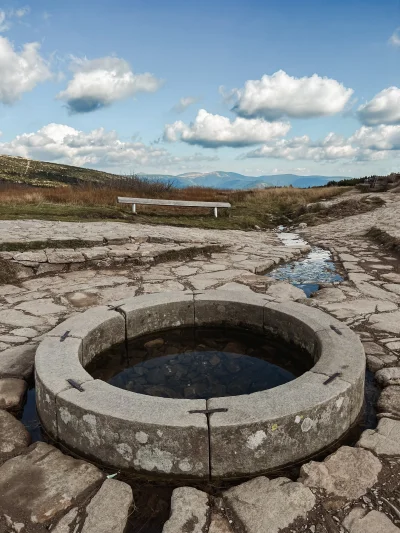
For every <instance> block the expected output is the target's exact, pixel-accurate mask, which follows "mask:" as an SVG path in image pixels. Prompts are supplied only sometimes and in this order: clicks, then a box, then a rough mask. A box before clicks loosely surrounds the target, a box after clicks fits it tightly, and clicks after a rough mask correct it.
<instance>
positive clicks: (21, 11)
mask: <svg viewBox="0 0 400 533" xmlns="http://www.w3.org/2000/svg"><path fill="white" fill-rule="evenodd" d="M30 11H31V10H30V7H29V6H25V7H21V8H19V9H16V10H15V11H13V15H14V16H16V17H17V18H22V17H25V16H26V15H28V14H29V13H30Z"/></svg>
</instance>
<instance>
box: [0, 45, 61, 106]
mask: <svg viewBox="0 0 400 533" xmlns="http://www.w3.org/2000/svg"><path fill="white" fill-rule="evenodd" d="M39 50H40V44H39V43H28V44H25V45H24V46H23V47H22V50H21V51H16V50H15V49H14V47H13V45H12V44H11V43H10V41H9V40H8V39H6V38H5V37H1V36H0V73H1V76H0V102H2V103H3V104H13V103H14V102H16V101H17V100H19V99H20V98H21V96H22V94H23V93H25V92H28V91H31V90H32V89H33V88H34V87H36V85H38V84H39V83H42V82H44V81H46V80H48V79H49V78H50V77H51V72H50V69H49V65H48V63H47V62H46V61H45V60H44V59H43V57H41V55H40V53H39Z"/></svg>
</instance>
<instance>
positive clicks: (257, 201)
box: [0, 179, 347, 229]
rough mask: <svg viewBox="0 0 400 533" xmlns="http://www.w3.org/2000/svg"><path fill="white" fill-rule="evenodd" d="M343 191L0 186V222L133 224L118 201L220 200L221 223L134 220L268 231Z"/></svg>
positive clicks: (171, 215) (198, 215)
mask: <svg viewBox="0 0 400 533" xmlns="http://www.w3.org/2000/svg"><path fill="white" fill-rule="evenodd" d="M346 190H347V189H346V188H344V187H329V188H315V189H295V188H291V187H288V188H270V189H263V190H254V191H231V190H220V189H211V188H206V187H189V188H186V189H175V188H173V187H172V186H171V185H170V184H163V183H158V182H146V181H145V180H140V179H134V180H132V181H131V182H127V180H121V181H120V182H115V181H114V182H113V183H112V184H110V186H95V185H92V184H88V185H75V186H62V187H53V188H38V187H35V188H33V187H29V186H24V185H11V184H7V185H3V186H0V218H3V219H4V218H48V219H63V220H82V219H86V220H89V219H93V220H98V219H119V220H126V221H132V215H131V213H130V206H129V205H118V204H117V203H116V198H117V196H133V197H139V198H163V199H175V200H188V201H189V200H202V201H210V202H212V201H224V202H230V203H231V204H232V209H231V210H220V218H218V219H214V218H213V217H210V212H209V210H208V209H190V210H189V209H187V208H184V209H182V208H172V207H166V208H163V207H154V206H138V212H139V215H138V216H137V217H135V219H134V221H138V222H139V221H140V222H151V223H164V224H177V225H185V226H186V225H187V226H197V227H215V228H243V229H246V228H252V227H254V226H255V225H259V226H261V227H271V226H274V225H276V224H279V223H286V222H287V221H288V219H291V218H293V217H296V213H297V212H298V210H299V209H300V208H302V207H303V208H304V206H306V205H307V204H309V203H312V202H318V201H321V200H322V199H329V198H332V197H334V196H337V195H338V194H341V193H343V192H345V191H346Z"/></svg>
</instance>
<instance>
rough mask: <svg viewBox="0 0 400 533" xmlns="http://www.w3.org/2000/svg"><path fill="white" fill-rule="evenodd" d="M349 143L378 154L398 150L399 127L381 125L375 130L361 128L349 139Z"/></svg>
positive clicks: (365, 127) (399, 143) (399, 139)
mask: <svg viewBox="0 0 400 533" xmlns="http://www.w3.org/2000/svg"><path fill="white" fill-rule="evenodd" d="M349 142H350V143H353V144H356V145H357V146H359V147H361V148H367V149H369V150H374V151H378V152H379V151H385V150H400V125H397V126H391V125H389V126H385V125H381V126H377V127H376V128H371V127H367V126H362V127H361V128H360V129H359V130H357V131H356V132H355V133H354V135H352V136H351V137H350V138H349Z"/></svg>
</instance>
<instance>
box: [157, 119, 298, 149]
mask: <svg viewBox="0 0 400 533" xmlns="http://www.w3.org/2000/svg"><path fill="white" fill-rule="evenodd" d="M289 129H290V124H288V123H284V122H272V123H271V122H266V121H265V120H260V119H251V120H247V119H244V118H236V119H235V120H233V121H231V120H229V118H227V117H223V116H221V115H212V114H211V113H208V112H207V111H206V110H205V109H200V111H199V112H198V114H197V117H196V119H195V121H194V122H193V123H191V124H189V125H187V124H185V123H184V122H182V121H181V120H178V121H176V122H174V123H173V124H167V125H166V126H165V129H164V140H165V141H168V142H176V141H178V140H180V141H183V142H186V143H188V144H197V145H199V146H203V147H204V148H218V147H220V146H229V147H242V146H251V145H254V144H261V143H263V142H267V141H269V140H271V139H273V138H275V137H282V136H284V135H286V133H287V132H288V131H289Z"/></svg>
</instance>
